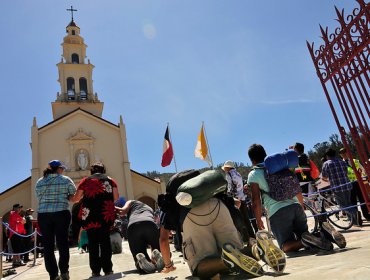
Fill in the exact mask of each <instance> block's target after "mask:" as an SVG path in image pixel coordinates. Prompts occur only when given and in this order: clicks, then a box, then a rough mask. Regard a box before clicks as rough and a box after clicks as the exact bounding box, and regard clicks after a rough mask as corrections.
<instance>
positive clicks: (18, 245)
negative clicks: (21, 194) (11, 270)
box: [9, 203, 26, 267]
mask: <svg viewBox="0 0 370 280" xmlns="http://www.w3.org/2000/svg"><path fill="white" fill-rule="evenodd" d="M22 208H23V206H22V205H20V204H19V203H17V204H14V205H13V210H12V211H10V215H9V227H10V229H11V230H10V232H9V240H10V242H11V245H12V249H13V253H14V254H19V253H22V252H23V247H24V246H23V244H24V242H23V241H24V240H23V238H22V237H21V236H19V235H23V234H25V230H24V224H25V222H26V220H25V219H24V218H23V217H22V216H21V215H20V212H21V211H22ZM22 265H25V263H24V262H23V261H22V260H21V257H20V255H14V256H13V267H18V266H22Z"/></svg>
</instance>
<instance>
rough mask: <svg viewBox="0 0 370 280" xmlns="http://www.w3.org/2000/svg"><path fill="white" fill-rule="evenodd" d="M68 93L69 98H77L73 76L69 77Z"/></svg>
mask: <svg viewBox="0 0 370 280" xmlns="http://www.w3.org/2000/svg"><path fill="white" fill-rule="evenodd" d="M67 95H68V100H75V79H73V78H72V77H68V78H67Z"/></svg>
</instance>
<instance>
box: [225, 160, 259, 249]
mask: <svg viewBox="0 0 370 280" xmlns="http://www.w3.org/2000/svg"><path fill="white" fill-rule="evenodd" d="M221 168H222V170H223V171H225V173H226V180H227V194H228V195H230V196H232V197H233V198H234V200H235V205H237V206H238V208H239V211H240V213H241V216H242V218H243V223H244V228H243V232H241V234H242V236H243V241H244V242H248V241H249V238H250V237H253V238H255V237H256V235H255V232H254V230H253V227H252V225H251V222H250V220H249V214H248V205H247V201H246V198H247V196H246V195H245V194H244V185H243V178H242V176H241V175H240V174H239V172H238V171H236V169H235V163H234V162H233V161H231V160H227V161H225V163H224V165H223V166H222V167H221Z"/></svg>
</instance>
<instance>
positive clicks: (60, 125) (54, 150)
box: [0, 18, 163, 216]
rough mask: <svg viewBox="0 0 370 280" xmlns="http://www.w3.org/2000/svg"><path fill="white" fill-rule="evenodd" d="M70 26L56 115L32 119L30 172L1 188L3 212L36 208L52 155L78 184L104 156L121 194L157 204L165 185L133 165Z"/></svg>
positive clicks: (121, 128)
mask: <svg viewBox="0 0 370 280" xmlns="http://www.w3.org/2000/svg"><path fill="white" fill-rule="evenodd" d="M66 31H67V35H66V36H65V37H64V39H63V43H62V48H63V54H62V59H61V61H60V62H59V63H58V64H57V67H58V73H59V79H58V81H59V83H60V90H61V91H60V92H59V93H58V94H57V97H56V100H55V101H54V102H52V113H53V120H52V121H51V122H49V123H48V124H45V125H42V126H39V125H38V123H37V120H36V117H35V118H34V119H33V123H32V127H31V150H32V166H31V176H30V177H29V178H26V179H25V180H23V181H22V182H20V183H18V184H16V185H15V186H12V187H10V188H8V189H7V190H5V191H4V192H2V193H0V216H2V215H4V214H5V213H7V212H8V211H9V210H11V207H12V205H13V204H15V203H20V204H22V205H23V206H24V208H26V207H27V208H28V207H32V208H34V209H37V204H38V202H37V199H36V196H35V192H34V186H35V184H36V182H37V180H38V179H39V178H40V177H41V176H42V174H43V170H44V168H46V165H47V163H48V162H49V161H50V160H53V159H59V160H61V161H62V162H63V163H64V165H65V166H66V167H67V170H66V171H65V175H67V176H69V177H71V178H72V180H73V181H74V182H75V184H76V186H77V184H78V183H79V181H80V180H81V179H82V178H83V177H85V176H88V175H90V172H89V166H90V165H91V164H92V163H93V162H95V161H100V162H102V163H104V165H105V166H106V169H107V174H108V175H109V176H111V177H113V178H114V179H115V180H116V181H117V183H118V190H119V194H120V196H123V197H125V198H126V199H137V200H141V201H143V202H145V203H147V204H148V205H150V206H151V207H155V203H156V199H157V195H158V194H159V193H161V192H163V186H161V184H160V183H159V182H157V181H155V180H152V179H150V178H148V177H146V176H143V175H141V174H140V173H138V172H136V171H133V170H131V168H130V162H129V157H128V149H127V139H126V128H125V124H124V122H123V119H122V116H120V118H119V122H118V124H114V123H112V122H110V121H108V120H105V119H104V118H102V113H103V107H104V103H103V102H101V101H100V100H99V99H98V95H97V94H96V93H94V91H93V80H92V72H93V68H94V65H92V64H91V63H90V60H89V59H88V60H87V62H86V58H85V57H86V48H87V45H86V44H85V43H84V39H83V38H82V37H81V36H80V28H79V27H78V26H77V25H76V23H75V22H74V20H73V18H72V21H71V22H70V24H69V25H68V26H67V27H66Z"/></svg>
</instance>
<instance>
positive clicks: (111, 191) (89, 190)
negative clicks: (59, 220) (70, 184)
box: [74, 162, 119, 277]
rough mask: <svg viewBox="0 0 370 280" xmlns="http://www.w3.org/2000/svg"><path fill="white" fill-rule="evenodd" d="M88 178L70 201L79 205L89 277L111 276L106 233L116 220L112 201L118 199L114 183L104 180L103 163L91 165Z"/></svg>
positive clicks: (105, 177) (107, 233) (80, 184)
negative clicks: (86, 242) (87, 249)
mask: <svg viewBox="0 0 370 280" xmlns="http://www.w3.org/2000/svg"><path fill="white" fill-rule="evenodd" d="M90 172H91V176H89V177H85V178H83V179H82V180H81V182H80V183H79V185H78V188H77V193H76V195H75V196H74V201H75V202H78V201H80V202H81V206H80V207H81V208H80V212H79V214H78V217H79V219H81V224H82V228H83V229H85V230H86V231H87V236H88V239H89V263H90V269H91V271H92V277H98V276H100V271H101V270H103V272H104V273H105V275H109V274H113V270H112V268H113V263H112V247H111V241H110V230H111V228H112V227H113V224H114V220H115V218H116V213H115V208H114V201H116V200H117V199H118V197H119V195H118V187H117V183H116V181H115V180H113V179H112V178H111V177H109V176H107V175H106V174H105V173H106V169H105V166H104V164H103V163H101V162H96V163H94V164H92V165H91V168H90Z"/></svg>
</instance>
